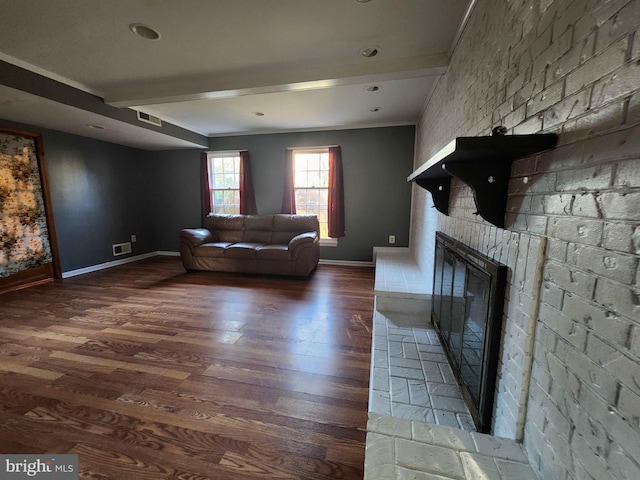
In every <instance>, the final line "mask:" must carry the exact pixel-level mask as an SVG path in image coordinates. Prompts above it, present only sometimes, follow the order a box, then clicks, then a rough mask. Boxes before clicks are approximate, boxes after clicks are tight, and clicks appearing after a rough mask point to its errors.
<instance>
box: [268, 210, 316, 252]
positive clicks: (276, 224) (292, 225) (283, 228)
mask: <svg viewBox="0 0 640 480" xmlns="http://www.w3.org/2000/svg"><path fill="white" fill-rule="evenodd" d="M304 232H318V234H320V224H319V223H318V217H316V216H315V215H281V214H278V215H274V219H273V238H272V240H271V241H272V243H274V244H283V245H286V244H288V243H289V241H290V240H291V239H292V238H293V237H295V236H296V235H298V234H300V233H304Z"/></svg>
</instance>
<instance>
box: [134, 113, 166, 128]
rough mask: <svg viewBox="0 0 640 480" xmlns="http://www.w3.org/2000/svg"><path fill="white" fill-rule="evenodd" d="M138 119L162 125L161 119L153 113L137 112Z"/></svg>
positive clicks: (158, 125) (157, 125)
mask: <svg viewBox="0 0 640 480" xmlns="http://www.w3.org/2000/svg"><path fill="white" fill-rule="evenodd" d="M138 120H140V121H141V122H145V123H150V124H151V125H155V126H156V127H161V126H162V120H160V118H159V117H156V116H154V115H149V114H148V113H144V112H138Z"/></svg>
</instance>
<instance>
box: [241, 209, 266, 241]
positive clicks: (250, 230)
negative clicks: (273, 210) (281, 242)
mask: <svg viewBox="0 0 640 480" xmlns="http://www.w3.org/2000/svg"><path fill="white" fill-rule="evenodd" d="M272 235H273V215H247V216H246V217H245V218H244V231H243V232H242V241H243V242H254V243H265V244H270V243H271V237H272Z"/></svg>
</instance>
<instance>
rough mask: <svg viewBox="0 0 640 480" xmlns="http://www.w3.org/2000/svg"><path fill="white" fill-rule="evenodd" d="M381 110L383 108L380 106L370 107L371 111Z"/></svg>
mask: <svg viewBox="0 0 640 480" xmlns="http://www.w3.org/2000/svg"><path fill="white" fill-rule="evenodd" d="M380 110H382V109H381V108H380V107H373V108H370V109H369V111H370V112H379V111H380Z"/></svg>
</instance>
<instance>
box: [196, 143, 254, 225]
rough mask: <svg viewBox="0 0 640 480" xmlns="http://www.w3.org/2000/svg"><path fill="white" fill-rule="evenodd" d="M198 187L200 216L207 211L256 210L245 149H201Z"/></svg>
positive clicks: (249, 211)
mask: <svg viewBox="0 0 640 480" xmlns="http://www.w3.org/2000/svg"><path fill="white" fill-rule="evenodd" d="M200 169H201V172H200V175H201V178H200V183H201V185H200V188H201V194H202V195H201V196H202V218H203V219H204V217H206V216H207V215H208V214H209V213H211V212H216V213H240V214H246V215H253V214H256V213H257V208H256V199H255V193H254V190H253V180H252V176H251V164H250V160H249V152H248V151H247V150H242V151H239V152H203V153H202V155H201V167H200Z"/></svg>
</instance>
